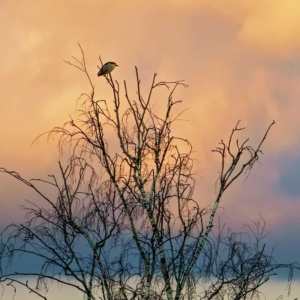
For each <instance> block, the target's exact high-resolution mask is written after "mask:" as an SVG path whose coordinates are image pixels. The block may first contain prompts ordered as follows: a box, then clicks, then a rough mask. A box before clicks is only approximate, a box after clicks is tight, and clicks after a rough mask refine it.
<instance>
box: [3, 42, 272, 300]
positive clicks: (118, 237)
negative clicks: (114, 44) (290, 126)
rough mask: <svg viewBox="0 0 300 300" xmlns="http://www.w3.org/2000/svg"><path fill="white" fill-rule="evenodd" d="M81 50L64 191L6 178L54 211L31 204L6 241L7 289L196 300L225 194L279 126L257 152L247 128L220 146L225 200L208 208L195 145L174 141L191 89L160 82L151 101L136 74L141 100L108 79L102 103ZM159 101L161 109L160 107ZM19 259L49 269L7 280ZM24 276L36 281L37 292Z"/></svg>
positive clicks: (55, 132) (65, 139) (65, 141)
mask: <svg viewBox="0 0 300 300" xmlns="http://www.w3.org/2000/svg"><path fill="white" fill-rule="evenodd" d="M80 50H81V54H82V59H81V60H78V59H77V58H73V59H74V61H72V62H67V63H68V64H70V65H72V66H74V67H76V68H77V69H79V70H80V71H81V72H82V73H83V74H84V75H85V76H86V78H87V80H88V83H89V86H90V89H91V92H90V93H88V94H87V93H84V94H82V95H81V96H80V98H79V99H78V103H79V109H78V112H79V118H78V119H76V120H75V119H73V118H72V117H70V121H68V122H67V123H65V124H64V126H62V127H54V128H53V129H52V130H51V131H50V132H48V133H47V134H48V137H54V136H58V137H59V143H58V146H59V149H60V151H61V153H63V151H64V150H65V149H66V147H69V148H70V150H71V157H70V160H69V164H68V166H67V167H66V168H64V167H63V166H62V165H61V164H60V165H59V166H60V173H61V182H59V180H58V179H57V178H56V177H55V176H53V175H51V176H50V177H51V180H50V181H46V180H38V181H39V182H40V183H42V184H48V185H50V186H52V187H53V188H54V189H55V190H56V192H57V197H56V198H54V199H52V198H50V197H47V196H46V195H44V194H43V193H42V192H41V191H40V190H39V188H38V187H37V186H36V185H35V184H34V181H37V180H33V181H27V180H25V179H24V178H22V177H21V176H20V175H19V174H18V173H16V172H14V171H8V170H7V169H5V168H1V169H0V171H1V172H3V173H6V174H9V175H12V176H13V177H15V178H16V179H18V180H20V181H22V182H23V183H24V184H26V185H28V186H29V187H30V188H32V189H34V190H35V191H36V192H37V193H38V194H39V195H40V196H41V197H42V199H44V201H45V203H46V204H47V206H45V207H44V206H40V205H37V204H36V203H32V202H30V203H29V204H30V205H31V206H30V208H28V207H27V206H26V207H24V209H26V210H27V211H28V213H27V222H26V223H24V224H21V225H17V224H12V225H10V226H9V227H8V228H6V230H4V232H3V233H2V238H3V240H2V243H1V252H0V253H1V264H2V266H1V276H0V280H1V281H2V282H8V284H9V285H14V284H16V283H18V284H20V285H23V286H25V287H26V288H28V289H29V290H30V291H31V292H33V293H35V294H37V295H39V296H41V297H42V298H44V299H46V297H45V295H44V294H43V293H42V292H41V288H43V287H44V289H47V288H48V283H49V280H50V281H57V282H60V283H62V284H66V285H71V286H73V287H74V288H76V289H78V290H79V291H81V292H82V293H83V294H84V295H85V296H86V297H87V299H96V298H97V297H100V298H101V299H105V300H106V299H108V300H113V299H120V298H123V299H127V300H128V299H136V298H139V299H154V298H157V299H163V298H167V299H168V300H178V299H192V298H193V297H195V295H196V290H195V288H194V287H193V284H192V280H193V274H195V272H196V271H197V266H199V265H201V264H202V262H201V254H202V253H205V251H207V245H208V244H209V242H210V239H209V237H210V234H211V230H212V227H213V224H214V219H215V215H216V212H217V209H218V206H219V203H220V200H221V198H222V195H223V193H224V192H225V191H226V190H227V188H228V187H229V186H230V185H231V184H232V183H233V182H234V181H235V180H236V179H237V178H239V177H240V176H242V174H243V173H245V172H250V171H251V169H252V167H253V166H254V164H255V163H256V162H258V160H259V155H260V154H261V147H262V144H263V142H264V141H265V139H266V137H267V135H268V133H269V130H270V129H271V127H272V126H273V125H274V124H275V122H274V121H273V122H272V123H271V125H270V126H269V127H268V128H267V130H266V132H265V133H264V134H263V137H262V139H261V141H260V142H259V143H258V145H257V146H256V147H253V146H251V145H249V144H248V139H247V140H245V141H244V142H239V140H238V139H236V134H238V132H239V131H241V130H243V129H244V128H241V127H239V122H238V123H237V125H236V126H235V127H234V128H233V130H232V132H231V134H230V137H229V139H228V141H227V142H224V141H223V140H222V141H221V143H220V146H219V147H217V149H216V150H214V151H215V152H217V153H219V154H221V169H220V176H219V179H218V185H217V189H218V190H217V196H216V199H215V200H214V202H213V205H212V206H211V208H202V207H201V203H200V201H199V200H198V199H197V197H195V196H194V195H193V192H194V187H195V180H194V175H195V174H194V171H193V162H194V159H193V157H192V145H191V144H190V142H189V141H188V140H186V139H184V138H182V137H177V136H176V135H174V134H173V132H172V125H173V123H174V122H176V121H179V120H180V116H181V115H182V112H181V111H177V112H176V107H177V106H178V105H179V104H180V103H181V101H180V100H174V93H175V91H176V89H177V88H179V87H187V85H185V84H184V82H183V81H182V80H180V81H173V82H165V81H161V82H156V77H157V74H154V76H153V80H152V83H151V86H150V89H149V93H148V94H147V95H146V96H144V95H143V94H142V92H141V81H140V78H139V73H138V69H137V68H135V71H136V82H137V93H136V95H135V96H134V97H132V96H131V95H129V92H128V89H127V84H126V81H124V84H123V86H124V94H125V95H124V96H122V92H121V90H122V89H121V87H120V84H119V82H118V81H114V80H113V78H112V76H111V74H109V75H105V78H106V81H107V83H108V85H109V86H110V88H111V100H109V102H107V101H106V100H97V97H96V89H95V86H94V84H93V83H92V79H91V77H90V75H89V72H88V70H87V68H86V62H85V56H84V52H83V50H82V49H81V47H80ZM99 59H100V62H101V64H102V61H101V58H99ZM158 89H166V90H167V91H168V94H167V96H166V97H165V98H162V96H161V95H159V96H155V95H157V94H156V90H158ZM155 99H157V100H155ZM154 101H157V102H158V101H159V105H158V107H157V108H156V107H155V102H154ZM109 135H111V138H109V140H108V139H107V136H109ZM117 145H118V146H117ZM227 158H228V159H227ZM231 246H232V249H231V250H230V251H231V252H232V253H234V256H236V255H240V253H241V255H243V253H242V252H240V251H242V250H241V248H240V247H237V246H236V244H234V243H233V244H232V245H231ZM19 255H27V256H29V257H30V256H31V257H38V258H39V259H41V261H42V264H41V268H40V270H38V271H37V272H33V273H31V272H29V271H26V272H16V271H15V270H12V267H11V268H10V270H12V271H11V272H6V271H5V269H4V267H3V264H4V263H5V262H9V263H12V262H14V259H15V258H16V257H18V256H19ZM257 255H259V251H258V252H257ZM245 260H247V258H245ZM229 261H230V257H229ZM229 263H230V264H231V263H232V262H229ZM211 272H212V273H211V274H212V275H214V276H215V275H216V274H215V273H214V271H213V269H211ZM247 272H252V270H250V269H249V270H248V271H247ZM251 274H252V273H251ZM18 275H22V276H24V278H28V277H30V276H33V277H36V278H37V285H36V287H34V286H30V285H29V284H28V281H21V280H20V279H19V277H18ZM220 276H221V275H220ZM222 276H223V275H222ZM245 276H247V274H246V275H245ZM249 276H250V275H249ZM70 278H71V279H72V280H69V279H70ZM236 280H240V278H238V279H236ZM217 286H218V284H216V285H215V286H214V287H211V289H215V288H218V287H217ZM247 291H249V288H248V289H247ZM243 295H244V294H243ZM209 299H212V298H209ZM236 299H237V298H236Z"/></svg>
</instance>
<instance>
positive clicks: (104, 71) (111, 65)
mask: <svg viewBox="0 0 300 300" xmlns="http://www.w3.org/2000/svg"><path fill="white" fill-rule="evenodd" d="M115 67H118V65H117V64H116V63H115V62H113V61H109V62H107V63H105V64H104V65H103V66H102V68H101V69H100V70H99V72H98V76H102V75H105V74H108V73H110V72H111V71H112V70H113V69H114V68H115Z"/></svg>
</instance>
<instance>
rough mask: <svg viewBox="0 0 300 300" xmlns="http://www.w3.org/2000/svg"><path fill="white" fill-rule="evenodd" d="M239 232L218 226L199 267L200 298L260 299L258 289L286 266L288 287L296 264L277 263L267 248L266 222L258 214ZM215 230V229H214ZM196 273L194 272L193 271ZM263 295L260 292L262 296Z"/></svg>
mask: <svg viewBox="0 0 300 300" xmlns="http://www.w3.org/2000/svg"><path fill="white" fill-rule="evenodd" d="M253 223H254V224H253V225H252V226H250V225H249V224H245V225H244V226H243V227H244V230H243V231H242V232H233V231H231V230H230V229H228V230H227V232H225V225H224V224H223V225H222V226H221V225H220V222H219V225H218V226H217V227H218V228H217V233H215V232H212V233H213V234H212V236H211V237H210V238H209V241H208V243H207V244H206V247H205V250H204V251H203V255H204V259H203V265H202V266H201V267H200V266H199V267H198V276H196V278H197V279H198V280H196V282H197V284H199V283H200V279H202V281H204V282H205V288H204V289H203V290H204V292H203V293H202V295H201V299H216V300H217V299H220V300H221V299H234V300H238V299H260V296H261V295H262V293H261V292H260V290H259V287H261V286H262V285H263V284H265V283H266V282H267V281H268V280H269V279H270V278H271V277H273V276H276V275H277V272H278V271H279V270H280V269H289V270H290V274H289V278H288V286H290V284H291V282H292V277H293V270H294V267H296V264H279V263H277V262H276V260H275V259H274V256H273V251H274V249H275V248H273V249H272V250H271V251H268V250H267V249H266V246H267V245H266V243H265V238H266V236H267V235H268V233H267V232H266V222H265V220H264V219H263V217H262V216H261V215H260V216H259V218H257V219H255V220H254V221H253ZM213 231H214V230H213ZM194 273H195V275H197V272H194ZM262 296H263V295H262Z"/></svg>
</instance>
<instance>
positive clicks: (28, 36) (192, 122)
mask: <svg viewBox="0 0 300 300" xmlns="http://www.w3.org/2000/svg"><path fill="white" fill-rule="evenodd" d="M0 38H1V47H0V57H1V68H0V92H1V93H0V95H1V96H0V105H1V106H0V107H1V109H0V128H1V130H0V140H1V146H0V166H2V167H5V168H7V169H9V170H15V171H18V172H19V173H20V174H21V175H22V176H24V177H25V178H28V179H29V178H38V177H44V178H45V177H46V176H47V175H48V174H55V173H56V172H58V165H57V161H58V160H59V155H58V151H57V147H56V142H57V141H52V140H50V141H49V142H47V139H46V138H42V139H40V140H39V141H38V143H35V144H34V145H31V143H32V141H33V140H34V139H35V138H36V137H37V136H38V135H39V134H40V133H43V132H45V131H47V130H50V129H52V128H53V127H54V126H57V125H62V124H63V123H64V122H66V121H68V120H69V117H68V116H69V115H74V114H75V105H76V99H77V97H78V96H79V95H80V94H81V93H82V92H88V91H89V86H88V83H87V81H86V80H85V78H84V77H83V75H82V74H81V73H80V72H79V71H77V70H76V69H74V68H72V67H70V66H69V65H67V64H65V63H64V62H63V60H70V59H71V56H76V57H80V51H79V49H78V45H77V43H80V44H81V46H82V48H83V49H84V52H85V55H86V60H87V66H88V69H89V71H90V72H91V74H92V80H93V82H94V84H95V86H96V90H97V92H98V95H101V98H105V97H106V96H107V97H108V93H107V89H106V85H105V80H104V79H103V78H98V77H97V71H98V68H97V65H99V60H98V57H99V55H101V57H102V59H103V61H115V62H117V63H118V65H119V66H120V67H119V68H116V69H115V70H114V72H113V76H114V78H115V79H117V80H119V81H120V82H122V81H123V80H124V79H125V80H126V81H127V83H128V86H129V87H130V89H131V90H132V91H134V90H135V85H134V79H135V78H134V76H135V70H134V66H137V67H138V68H139V70H140V76H141V80H142V83H144V84H145V86H146V87H148V86H149V85H150V82H151V79H152V76H153V73H155V72H156V73H158V79H160V80H164V81H173V80H180V79H185V82H186V83H187V84H188V85H189V87H188V88H185V89H181V90H179V91H178V93H177V97H178V99H182V100H183V102H182V104H181V106H182V109H188V110H187V111H186V113H185V114H184V119H185V121H183V124H182V125H180V126H177V127H176V133H178V135H180V136H182V137H184V138H187V139H189V141H190V142H191V143H192V144H193V149H194V151H195V152H194V157H195V158H196V159H197V164H196V168H197V169H198V170H201V176H200V177H199V178H198V180H197V189H196V193H195V198H196V199H197V200H198V201H199V203H203V206H206V205H207V204H212V203H213V201H214V198H215V189H214V184H215V180H216V179H217V176H218V174H217V172H218V171H219V167H220V157H218V156H217V155H216V154H215V153H212V152H211V150H212V149H214V148H215V147H216V146H218V143H219V141H220V140H221V139H225V140H226V139H228V137H229V134H230V132H231V130H232V128H233V127H234V126H235V124H236V122H237V121H238V120H241V125H242V126H245V127H246V130H245V131H244V132H242V133H241V135H240V138H241V139H243V138H247V137H249V138H250V143H251V145H254V146H255V145H256V144H257V143H258V142H259V140H260V139H261V138H262V136H263V135H264V132H265V130H266V129H267V127H268V126H269V124H270V123H271V122H272V121H273V120H275V121H276V125H275V126H273V127H272V129H271V132H270V134H269V136H268V138H267V140H266V142H265V143H264V145H263V152H264V155H263V156H262V158H261V165H256V166H255V168H254V169H253V170H252V173H251V175H250V177H249V178H248V179H247V180H246V181H244V180H239V181H238V182H236V184H235V185H234V186H233V187H231V188H230V189H229V190H228V191H227V192H226V194H225V195H224V198H223V199H222V201H221V206H222V207H223V208H224V211H225V213H224V221H226V224H228V225H230V226H233V227H234V228H238V226H241V224H243V223H245V222H247V223H251V222H252V220H253V219H254V218H256V217H258V215H259V214H260V213H261V214H262V215H263V217H264V219H265V220H266V222H267V230H268V231H270V236H269V239H270V242H271V243H273V244H277V254H276V255H277V257H276V258H277V259H278V260H282V261H283V262H287V261H286V259H287V258H289V259H290V260H291V261H299V260H300V259H299V253H300V234H299V228H300V217H299V215H300V176H299V167H300V154H299V153H300V151H299V150H300V135H299V128H300V118H299V114H300V105H299V104H298V103H299V92H300V51H299V50H300V2H299V1H298V0H285V1H282V0H252V1H240V0H222V1H221V0H219V1H209V0H203V1H201V0H199V1H191V0H190V1H189V0H169V1H168V0H166V1H157V0H153V1H147V2H145V1H137V0H128V1H100V0H97V1H96V0H85V1H79V0H72V1H71V0H64V1H61V0H53V1H46V0H31V1H25V0H18V1H17V0H1V1H0ZM158 101H159V100H158ZM30 197H34V196H33V195H32V194H31V192H30V191H29V190H28V189H27V188H25V187H24V186H23V185H22V184H21V183H19V182H16V181H15V180H13V179H12V178H9V177H7V176H4V175H3V174H0V201H1V210H0V226H1V227H4V226H5V225H7V224H9V223H11V222H18V221H20V220H22V218H23V215H24V213H23V212H22V210H21V209H20V208H19V207H18V205H20V204H22V203H23V199H24V198H26V199H28V198H30ZM297 289H298V293H297ZM271 291H272V292H271ZM267 292H269V293H270V294H269V295H270V297H275V294H276V295H280V294H284V293H285V292H284V282H281V283H280V284H278V283H273V286H272V288H270V289H269V291H267ZM266 295H267V294H266ZM284 295H285V294H284ZM296 296H298V297H299V296H300V288H299V286H296V287H295V288H294V292H293V294H292V296H291V297H296ZM4 299H5V300H6V299H9V298H8V296H4ZM16 299H17V298H16ZM23 299H24V298H23ZM25 299H29V298H25ZM267 299H271V298H268V297H267ZM284 299H288V298H286V296H284ZM291 299H293V298H291Z"/></svg>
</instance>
